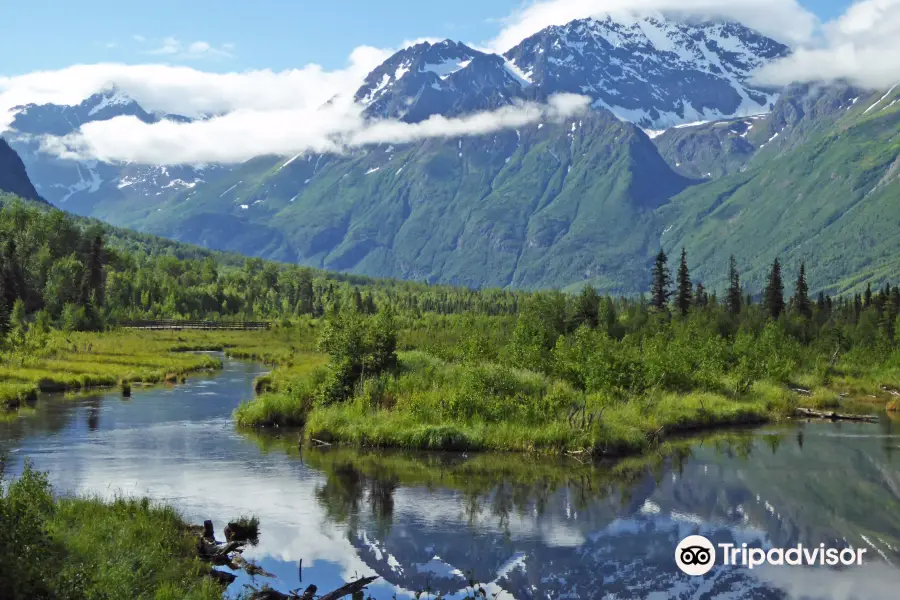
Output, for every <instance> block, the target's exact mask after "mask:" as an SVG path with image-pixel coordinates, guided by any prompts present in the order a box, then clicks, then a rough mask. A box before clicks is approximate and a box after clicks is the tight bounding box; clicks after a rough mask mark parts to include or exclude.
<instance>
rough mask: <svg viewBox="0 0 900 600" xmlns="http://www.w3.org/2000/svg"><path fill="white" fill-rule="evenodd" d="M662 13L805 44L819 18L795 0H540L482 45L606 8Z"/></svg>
mask: <svg viewBox="0 0 900 600" xmlns="http://www.w3.org/2000/svg"><path fill="white" fill-rule="evenodd" d="M653 13H664V14H665V15H669V16H672V17H675V18H683V19H727V20H732V21H738V22H740V23H743V24H744V25H746V26H747V27H750V28H752V29H755V30H757V31H759V32H760V33H762V34H764V35H767V36H769V37H772V38H775V39H777V40H779V41H781V42H783V43H786V44H794V45H796V44H804V43H807V42H809V41H810V40H811V39H812V38H813V35H814V34H815V32H816V30H817V28H818V26H819V22H818V19H817V18H816V16H815V15H814V14H812V13H811V12H810V11H808V10H806V9H805V8H803V7H802V6H800V4H799V3H798V2H797V0H539V1H537V2H532V3H531V4H529V5H527V6H526V7H524V8H522V9H520V10H518V11H516V12H514V13H513V14H511V15H510V16H508V17H507V18H506V19H504V27H503V29H502V30H501V31H500V33H499V34H498V35H497V37H495V38H494V39H493V40H491V41H490V42H487V43H486V44H485V45H486V46H487V47H488V48H490V49H492V50H493V51H495V52H506V51H507V50H509V49H510V48H512V47H513V46H515V45H516V44H518V43H519V42H521V41H522V40H523V39H525V38H527V37H528V36H530V35H532V34H534V33H537V32H538V31H540V30H541V29H544V28H545V27H549V26H551V25H565V24H566V23H568V22H570V21H572V20H574V19H583V18H585V17H601V16H605V15H608V14H628V15H643V14H653Z"/></svg>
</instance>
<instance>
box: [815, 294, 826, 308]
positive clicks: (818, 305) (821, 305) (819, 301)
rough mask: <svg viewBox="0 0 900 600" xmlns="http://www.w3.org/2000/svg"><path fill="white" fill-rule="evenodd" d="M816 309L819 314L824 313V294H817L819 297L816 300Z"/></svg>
mask: <svg viewBox="0 0 900 600" xmlns="http://www.w3.org/2000/svg"><path fill="white" fill-rule="evenodd" d="M816 308H817V309H818V310H819V311H820V312H825V292H819V297H818V298H816Z"/></svg>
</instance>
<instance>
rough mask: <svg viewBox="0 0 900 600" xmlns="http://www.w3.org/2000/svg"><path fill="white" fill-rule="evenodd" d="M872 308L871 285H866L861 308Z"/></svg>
mask: <svg viewBox="0 0 900 600" xmlns="http://www.w3.org/2000/svg"><path fill="white" fill-rule="evenodd" d="M870 306H872V284H871V283H867V284H866V295H865V296H864V299H863V308H869V307H870Z"/></svg>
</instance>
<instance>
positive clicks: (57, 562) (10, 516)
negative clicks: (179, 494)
mask: <svg viewBox="0 0 900 600" xmlns="http://www.w3.org/2000/svg"><path fill="white" fill-rule="evenodd" d="M0 509H2V510H0V541H2V542H3V543H2V544H0V557H2V558H3V560H2V561H0V575H2V576H0V597H3V598H5V599H6V598H8V599H10V600H20V599H21V600H25V599H31V598H42V597H50V598H71V599H73V600H75V599H81V598H84V599H87V598H129V599H146V600H176V599H178V600H182V599H190V600H212V599H221V597H222V589H221V588H220V587H219V586H218V585H217V584H214V583H213V582H212V581H211V580H209V579H207V578H205V577H203V574H204V573H205V572H207V571H208V570H209V566H208V565H204V564H202V563H201V562H200V561H199V559H198V558H197V557H196V539H195V538H193V537H192V536H191V534H190V533H189V532H188V528H187V526H186V524H185V523H184V521H183V520H182V518H181V516H180V515H179V514H178V513H177V512H176V511H175V510H173V509H172V508H170V507H167V506H162V505H157V504H154V503H152V502H150V501H148V500H146V499H144V500H137V499H124V498H118V499H116V500H114V501H112V502H104V501H101V500H99V499H96V498H74V497H63V498H54V497H53V494H52V490H51V489H50V486H49V484H48V483H47V480H46V478H45V476H43V475H42V474H40V473H36V472H34V471H32V470H31V469H30V468H26V470H25V473H24V474H23V475H22V477H21V478H20V479H18V480H16V481H12V482H7V483H5V484H4V485H3V486H2V491H0Z"/></svg>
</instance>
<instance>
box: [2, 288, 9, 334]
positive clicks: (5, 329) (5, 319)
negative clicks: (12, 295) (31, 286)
mask: <svg viewBox="0 0 900 600" xmlns="http://www.w3.org/2000/svg"><path fill="white" fill-rule="evenodd" d="M7 333H9V307H8V306H7V305H6V295H5V294H4V293H3V279H2V278H0V340H3V339H5V338H6V334H7Z"/></svg>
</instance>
